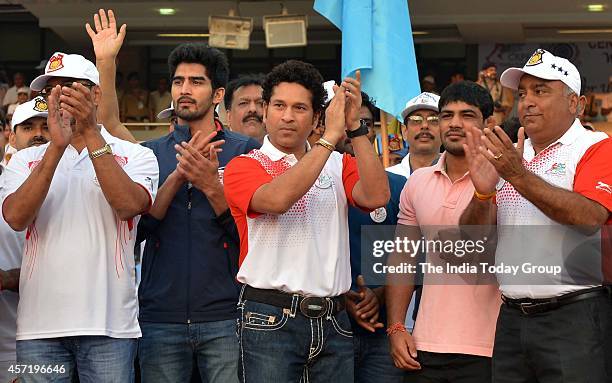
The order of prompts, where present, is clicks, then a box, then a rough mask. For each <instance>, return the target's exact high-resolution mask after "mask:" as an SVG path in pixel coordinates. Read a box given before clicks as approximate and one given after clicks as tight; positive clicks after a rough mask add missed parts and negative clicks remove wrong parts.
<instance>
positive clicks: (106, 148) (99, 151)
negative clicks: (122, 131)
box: [89, 144, 113, 160]
mask: <svg viewBox="0 0 612 383" xmlns="http://www.w3.org/2000/svg"><path fill="white" fill-rule="evenodd" d="M105 154H113V150H112V149H111V147H110V145H109V144H106V145H104V146H103V147H101V148H100V149H96V150H94V151H93V152H91V153H89V158H91V159H92V160H93V159H95V158H98V157H101V156H103V155H105Z"/></svg>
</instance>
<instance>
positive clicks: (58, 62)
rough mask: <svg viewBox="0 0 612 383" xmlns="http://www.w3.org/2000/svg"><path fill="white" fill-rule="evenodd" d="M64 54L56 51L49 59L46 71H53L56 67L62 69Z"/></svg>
mask: <svg viewBox="0 0 612 383" xmlns="http://www.w3.org/2000/svg"><path fill="white" fill-rule="evenodd" d="M63 58H64V55H63V54H61V53H58V54H56V55H54V56H53V57H51V58H50V59H49V69H47V72H54V71H56V70H58V69H62V68H63V67H64V63H63V62H62V60H63Z"/></svg>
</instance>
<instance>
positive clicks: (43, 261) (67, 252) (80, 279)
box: [2, 52, 159, 383]
mask: <svg viewBox="0 0 612 383" xmlns="http://www.w3.org/2000/svg"><path fill="white" fill-rule="evenodd" d="M98 84H99V75H98V71H97V69H96V67H95V66H94V64H93V63H91V62H90V61H88V60H86V59H85V58H84V57H82V56H80V55H69V54H65V53H61V52H56V53H55V54H53V56H52V57H51V58H50V59H49V62H48V64H47V67H46V68H45V74H43V75H41V76H39V77H37V78H36V79H34V81H33V82H32V84H31V85H30V87H31V88H32V89H34V90H37V91H42V94H43V96H44V97H45V98H46V99H47V100H48V104H49V108H48V109H49V115H48V127H49V134H50V136H51V142H50V143H47V144H45V145H42V146H39V147H33V148H28V149H25V150H22V151H20V152H18V153H17V154H15V155H14V156H13V158H12V159H11V161H10V163H9V165H8V167H7V168H6V175H5V177H6V178H5V182H6V188H7V194H8V196H7V197H6V199H5V200H4V203H3V206H2V213H3V215H4V218H5V219H6V222H7V223H8V224H9V225H10V226H11V227H12V228H13V229H14V230H18V231H22V230H26V229H27V231H26V241H25V245H24V250H23V256H22V257H23V260H22V264H21V276H20V281H19V291H20V302H19V309H18V316H17V363H18V364H19V365H26V366H32V368H30V367H28V368H25V369H21V371H18V376H19V377H20V378H21V379H22V381H24V382H38V381H48V380H49V379H50V378H54V379H68V378H69V377H70V376H72V375H75V371H78V375H79V379H80V381H81V382H96V383H98V382H130V381H133V375H134V370H133V365H134V356H135V353H136V345H137V343H136V340H137V338H138V337H140V336H141V332H140V328H139V326H138V320H137V315H138V301H137V296H136V285H135V270H134V257H133V248H134V242H135V237H136V233H135V228H136V225H137V222H138V219H139V215H140V214H141V213H143V212H145V211H147V210H148V209H149V208H150V206H151V204H152V201H153V198H154V196H155V193H156V191H157V181H158V173H159V170H158V166H157V160H156V158H155V156H154V155H153V153H152V152H151V151H150V150H149V149H146V148H143V147H142V146H140V145H135V144H132V143H128V142H126V141H122V140H119V139H116V138H114V137H112V136H111V135H109V134H108V132H106V130H105V129H104V128H103V127H101V126H99V125H97V123H96V104H97V103H98V101H99V99H100V90H99V86H98ZM43 365H44V366H45V367H46V369H45V371H46V372H43V371H42V370H40V369H36V366H43Z"/></svg>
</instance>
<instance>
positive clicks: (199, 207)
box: [138, 44, 259, 382]
mask: <svg viewBox="0 0 612 383" xmlns="http://www.w3.org/2000/svg"><path fill="white" fill-rule="evenodd" d="M168 64H169V66H170V73H171V75H172V99H173V101H174V108H175V113H176V115H177V117H178V124H177V126H176V127H175V128H174V132H173V133H171V134H169V135H167V136H165V137H162V138H159V139H157V140H153V141H149V142H146V143H145V144H144V145H145V146H147V147H148V148H150V149H152V150H153V152H154V153H155V155H156V156H157V160H158V163H159V167H160V193H159V196H160V197H161V198H160V199H159V200H158V201H159V203H158V204H156V206H154V207H153V208H152V209H151V211H150V213H149V214H148V215H147V216H145V217H143V219H142V221H141V224H140V225H139V227H138V229H139V236H142V237H143V238H144V239H146V241H147V242H146V246H145V252H144V257H143V264H142V282H141V284H140V289H139V294H138V295H139V299H140V326H141V329H142V332H143V337H142V340H141V346H140V355H139V357H140V364H141V371H142V372H141V373H142V377H143V382H149V381H152V382H170V381H172V382H184V381H188V378H189V374H190V373H191V368H192V360H194V357H195V360H196V361H197V363H198V368H199V370H200V374H201V375H202V376H203V377H206V378H207V381H209V382H231V381H237V379H238V378H237V363H238V343H237V338H236V333H235V331H236V302H237V300H238V284H237V282H236V280H235V275H236V273H237V270H238V249H239V238H238V232H237V230H236V225H235V224H234V220H233V218H232V216H231V214H230V212H229V209H228V206H227V203H226V202H225V197H224V195H223V183H222V182H223V169H224V167H225V164H226V163H227V162H229V160H231V159H232V158H234V157H236V156H238V155H240V154H243V153H248V152H249V151H251V150H252V149H254V148H257V147H259V144H258V143H257V142H256V141H254V140H253V139H249V138H247V137H245V136H242V135H239V134H236V133H233V132H231V131H227V130H223V126H222V125H221V123H220V122H219V121H218V120H217V119H216V118H215V116H214V108H215V105H216V104H218V103H219V102H221V100H222V99H223V94H224V87H225V84H226V82H227V78H228V72H229V70H228V64H227V59H226V57H225V55H224V54H223V53H222V52H221V51H219V50H216V49H214V48H208V47H206V46H204V45H203V44H183V45H180V46H178V47H177V48H176V49H175V50H174V51H172V53H171V54H170V57H169V58H168ZM219 148H220V149H221V150H222V151H221V152H218V149H219ZM177 153H178V155H177ZM158 198H159V197H158Z"/></svg>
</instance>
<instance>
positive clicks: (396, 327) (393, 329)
mask: <svg viewBox="0 0 612 383" xmlns="http://www.w3.org/2000/svg"><path fill="white" fill-rule="evenodd" d="M398 332H406V326H404V324H403V323H402V322H395V323H393V324H392V325H391V326H389V327H387V336H391V335H393V334H395V333H398Z"/></svg>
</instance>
